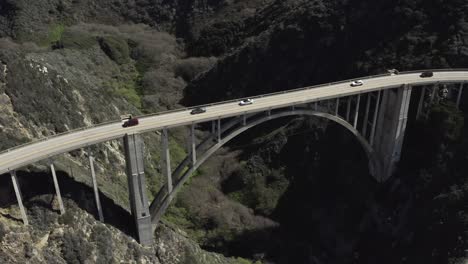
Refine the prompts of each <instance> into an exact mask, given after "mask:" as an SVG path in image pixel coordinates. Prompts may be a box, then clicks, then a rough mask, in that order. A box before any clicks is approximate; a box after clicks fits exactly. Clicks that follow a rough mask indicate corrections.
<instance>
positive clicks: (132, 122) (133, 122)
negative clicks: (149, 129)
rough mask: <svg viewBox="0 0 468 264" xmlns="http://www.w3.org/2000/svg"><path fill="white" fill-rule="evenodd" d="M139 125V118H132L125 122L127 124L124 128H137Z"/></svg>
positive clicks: (124, 124) (123, 125)
mask: <svg viewBox="0 0 468 264" xmlns="http://www.w3.org/2000/svg"><path fill="white" fill-rule="evenodd" d="M138 124H139V122H138V118H136V117H133V118H130V119H128V120H127V121H125V122H124V123H123V124H122V127H131V126H136V125H138Z"/></svg>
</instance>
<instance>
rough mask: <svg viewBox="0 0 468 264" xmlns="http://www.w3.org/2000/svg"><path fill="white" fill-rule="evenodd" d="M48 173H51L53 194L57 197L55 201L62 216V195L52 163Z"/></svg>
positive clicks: (63, 210)
mask: <svg viewBox="0 0 468 264" xmlns="http://www.w3.org/2000/svg"><path fill="white" fill-rule="evenodd" d="M50 171H51V173H52V179H53V181H54V187H55V193H56V195H57V201H58V203H59V208H60V214H62V215H63V214H64V213H65V207H64V206H63V201H62V195H61V193H60V187H59V184H58V180H57V174H56V173H55V166H54V163H52V162H50Z"/></svg>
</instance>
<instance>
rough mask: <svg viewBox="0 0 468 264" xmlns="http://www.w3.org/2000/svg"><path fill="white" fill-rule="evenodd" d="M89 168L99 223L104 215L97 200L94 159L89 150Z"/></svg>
mask: <svg viewBox="0 0 468 264" xmlns="http://www.w3.org/2000/svg"><path fill="white" fill-rule="evenodd" d="M88 158H89V167H90V170H91V177H92V181H93V190H94V199H95V200H96V208H97V211H98V215H99V221H101V222H104V215H103V213H102V206H101V199H100V198H99V189H98V185H97V180H96V172H95V171H94V157H93V153H92V152H91V149H88Z"/></svg>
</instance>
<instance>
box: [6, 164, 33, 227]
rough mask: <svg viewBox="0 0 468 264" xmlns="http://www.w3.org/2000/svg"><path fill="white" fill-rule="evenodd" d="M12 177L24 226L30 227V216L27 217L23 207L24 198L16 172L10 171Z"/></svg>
mask: <svg viewBox="0 0 468 264" xmlns="http://www.w3.org/2000/svg"><path fill="white" fill-rule="evenodd" d="M10 175H11V182H12V183H13V188H14V189H15V194H16V200H17V201H18V205H19V208H20V212H21V218H23V223H24V225H29V221H28V216H27V215H26V210H25V209H24V205H23V198H22V195H21V190H20V187H19V183H18V178H17V177H16V171H10Z"/></svg>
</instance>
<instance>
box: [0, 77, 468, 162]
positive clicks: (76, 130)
mask: <svg viewBox="0 0 468 264" xmlns="http://www.w3.org/2000/svg"><path fill="white" fill-rule="evenodd" d="M424 71H432V72H447V71H468V68H449V69H426V70H414V71H404V72H400V73H399V75H403V74H413V73H421V72H424ZM389 75H391V74H390V73H384V74H376V75H369V76H364V77H357V78H352V79H347V80H341V81H337V82H330V83H325V84H317V85H312V86H306V87H301V88H296V89H291V90H284V91H279V92H273V93H267V94H261V95H256V96H250V97H242V98H236V99H232V100H226V101H220V102H216V103H209V104H203V105H197V106H190V107H183V108H178V109H172V110H167V111H161V112H158V113H153V114H147V115H140V116H137V117H138V118H146V117H154V116H159V115H164V114H169V113H175V112H183V111H188V110H192V109H194V108H196V107H210V106H216V105H221V104H226V103H235V102H239V101H240V100H244V99H249V98H250V99H260V98H264V97H268V96H274V95H280V94H285V93H290V92H298V91H304V90H309V89H315V88H320V87H326V86H331V85H336V84H344V83H349V82H352V81H354V80H368V79H373V78H379V77H384V76H389ZM467 78H468V76H467ZM119 122H121V121H120V120H117V119H116V120H109V121H106V122H103V123H99V124H97V125H90V126H86V127H81V128H76V129H72V130H68V131H65V132H61V133H57V134H54V135H51V136H48V137H44V138H39V139H36V140H33V141H31V142H27V143H24V144H21V145H18V146H15V147H12V148H9V149H6V150H3V151H0V155H2V154H5V153H8V152H10V151H13V150H15V149H19V148H22V147H25V146H28V145H31V144H36V143H39V142H42V141H46V140H48V139H50V138H55V137H59V136H63V135H66V134H71V133H75V132H79V131H83V130H86V129H90V128H97V127H102V126H106V125H110V124H113V123H119Z"/></svg>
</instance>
